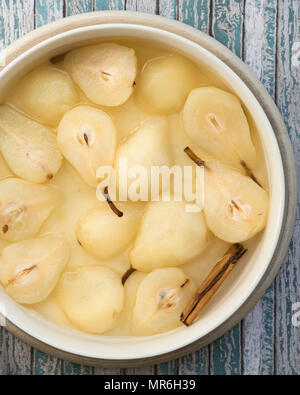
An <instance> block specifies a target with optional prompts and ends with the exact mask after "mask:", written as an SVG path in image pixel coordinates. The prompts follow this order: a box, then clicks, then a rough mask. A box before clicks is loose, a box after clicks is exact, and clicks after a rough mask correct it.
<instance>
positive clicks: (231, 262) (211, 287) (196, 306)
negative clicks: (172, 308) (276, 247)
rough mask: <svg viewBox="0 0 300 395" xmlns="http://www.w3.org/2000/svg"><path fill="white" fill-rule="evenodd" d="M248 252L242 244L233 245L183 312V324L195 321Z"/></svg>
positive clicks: (181, 318)
mask: <svg viewBox="0 0 300 395" xmlns="http://www.w3.org/2000/svg"><path fill="white" fill-rule="evenodd" d="M246 251H247V250H246V249H245V248H244V247H243V246H242V245H241V244H233V245H232V246H231V247H230V248H229V250H228V251H227V252H226V254H225V255H224V256H223V257H222V258H221V259H220V260H219V261H218V262H217V264H216V265H215V267H214V268H213V269H212V270H211V272H210V273H209V275H208V276H207V277H206V279H205V280H204V281H203V283H202V284H201V285H200V288H199V289H198V290H197V292H196V293H195V294H194V296H193V297H192V299H191V300H190V301H189V303H188V304H187V306H186V307H185V309H184V310H183V312H182V314H181V316H180V321H181V322H183V323H184V324H185V325H186V326H189V325H191V324H192V323H193V322H194V321H195V319H196V318H197V317H198V316H199V314H200V312H201V311H202V310H203V308H204V307H205V306H206V304H207V303H208V302H209V301H210V299H211V298H212V297H213V296H214V294H215V293H216V292H217V290H218V289H219V288H220V286H221V285H222V283H223V282H224V280H225V278H226V277H227V276H228V275H229V274H230V272H231V271H232V269H233V268H234V267H235V264H236V263H237V262H238V260H239V259H240V258H241V257H242V256H243V255H244V254H245V253H246Z"/></svg>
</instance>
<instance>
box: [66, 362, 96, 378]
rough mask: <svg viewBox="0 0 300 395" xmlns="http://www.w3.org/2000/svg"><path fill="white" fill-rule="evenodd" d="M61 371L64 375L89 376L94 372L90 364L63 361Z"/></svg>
mask: <svg viewBox="0 0 300 395" xmlns="http://www.w3.org/2000/svg"><path fill="white" fill-rule="evenodd" d="M62 373H63V375H65V376H91V375H93V374H94V369H93V368H92V367H90V366H83V365H79V364H77V363H72V362H66V361H63V365H62Z"/></svg>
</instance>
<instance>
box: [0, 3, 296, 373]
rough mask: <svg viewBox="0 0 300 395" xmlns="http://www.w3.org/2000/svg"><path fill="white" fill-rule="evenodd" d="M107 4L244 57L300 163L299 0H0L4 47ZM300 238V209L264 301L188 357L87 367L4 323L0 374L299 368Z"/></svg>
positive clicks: (1, 45)
mask: <svg viewBox="0 0 300 395" xmlns="http://www.w3.org/2000/svg"><path fill="white" fill-rule="evenodd" d="M108 9H110V10H124V9H125V10H131V11H132V10H136V11H143V12H149V13H156V14H160V15H164V16H166V17H168V18H173V19H178V20H180V21H182V22H183V23H187V24H189V25H192V26H194V27H196V28H198V29H200V30H202V31H203V32H206V33H208V34H210V35H212V36H213V37H215V38H216V39H217V40H219V41H220V42H221V43H223V44H224V45H226V46H227V47H228V48H230V49H231V50H232V51H233V52H234V53H235V54H237V55H238V56H239V57H241V58H242V59H243V60H244V61H245V62H246V63H247V64H248V65H249V67H250V68H251V69H252V70H253V71H254V72H255V74H256V75H257V78H259V79H260V80H261V81H262V83H263V84H264V85H265V87H266V88H267V90H268V91H269V93H270V94H271V95H272V97H273V98H274V100H275V101H276V103H277V105H278V107H279V110H280V112H281V114H282V116H283V118H284V120H285V123H286V125H287V128H288V131H289V134H290V138H291V140H292V143H293V147H294V152H295V156H296V161H297V166H298V169H300V136H298V134H299V133H300V111H299V104H300V0H195V1H193V0H50V1H48V0H47V1H46V0H0V49H2V48H4V47H5V46H7V45H9V44H10V43H11V42H12V41H14V40H16V39H17V38H18V37H20V36H22V35H24V34H26V33H27V32H29V31H31V30H33V29H35V28H36V27H40V26H42V25H44V24H46V23H49V22H51V21H54V20H57V19H59V18H63V17H65V16H69V15H73V14H78V13H83V12H90V11H93V10H108ZM297 107H298V108H297ZM299 239H300V211H299V210H298V215H297V223H296V228H295V232H294V237H293V240H292V242H291V244H290V248H289V252H288V256H287V258H286V260H285V262H284V265H283V266H282V268H281V270H280V273H279V274H278V276H277V278H276V280H275V281H274V283H273V284H272V285H271V287H270V288H269V290H268V291H267V292H266V294H265V296H264V297H263V298H262V300H261V301H260V302H259V303H258V304H257V306H256V307H255V308H254V310H253V311H252V312H251V313H250V314H249V315H248V316H247V317H246V318H245V319H244V320H243V321H242V322H241V323H240V324H238V325H237V326H236V327H235V328H234V329H232V330H231V331H230V332H229V333H227V334H226V335H225V336H224V337H222V338H221V339H219V340H218V341H216V342H215V343H213V344H211V345H210V346H209V347H206V348H204V349H202V350H200V351H198V352H195V353H193V354H191V355H188V356H187V357H185V358H182V359H180V360H175V361H172V362H169V363H165V364H162V365H157V366H152V367H149V368H139V369H138V368H137V369H114V370H112V369H99V368H90V367H85V366H79V365H76V364H73V363H69V362H66V361H61V360H58V359H56V358H54V357H51V356H48V355H46V354H44V353H42V352H40V351H38V350H35V349H32V348H31V347H30V346H28V345H27V344H25V343H23V342H22V341H20V340H18V339H16V338H15V337H14V336H12V335H11V334H9V333H8V332H7V331H6V330H5V329H0V375H1V374H35V375H41V374H57V375H60V374H66V375H74V374H76V375H83V374H88V375H90V374H110V373H111V374H155V373H158V374H199V375H201V374H211V375H218V374H229V375H237V374H245V375H248V374H266V375H270V374H280V375H285V374H300V326H298V325H297V320H295V319H294V320H293V319H292V318H293V307H294V308H295V306H296V303H297V302H298V303H299V302H300V263H299V262H300V243H299V241H300V240H299ZM295 321H296V322H295ZM293 322H294V324H293ZM299 324H300V323H299Z"/></svg>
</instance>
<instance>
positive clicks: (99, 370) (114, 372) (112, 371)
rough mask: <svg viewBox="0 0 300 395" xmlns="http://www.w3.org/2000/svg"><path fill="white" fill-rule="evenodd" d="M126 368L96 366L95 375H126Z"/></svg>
mask: <svg viewBox="0 0 300 395" xmlns="http://www.w3.org/2000/svg"><path fill="white" fill-rule="evenodd" d="M124 374H125V369H117V368H115V369H108V368H94V375H95V376H109V375H118V376H120V375H124Z"/></svg>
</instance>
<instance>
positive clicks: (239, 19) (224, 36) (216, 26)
mask: <svg viewBox="0 0 300 395" xmlns="http://www.w3.org/2000/svg"><path fill="white" fill-rule="evenodd" d="M243 5H244V2H243V0H213V24H212V33H213V36H214V37H215V38H216V39H217V40H218V41H220V42H221V43H222V44H224V45H225V46H226V47H227V48H229V49H230V50H231V51H232V52H234V53H235V54H236V55H238V56H239V57H241V55H242V43H243V12H244V9H243Z"/></svg>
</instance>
